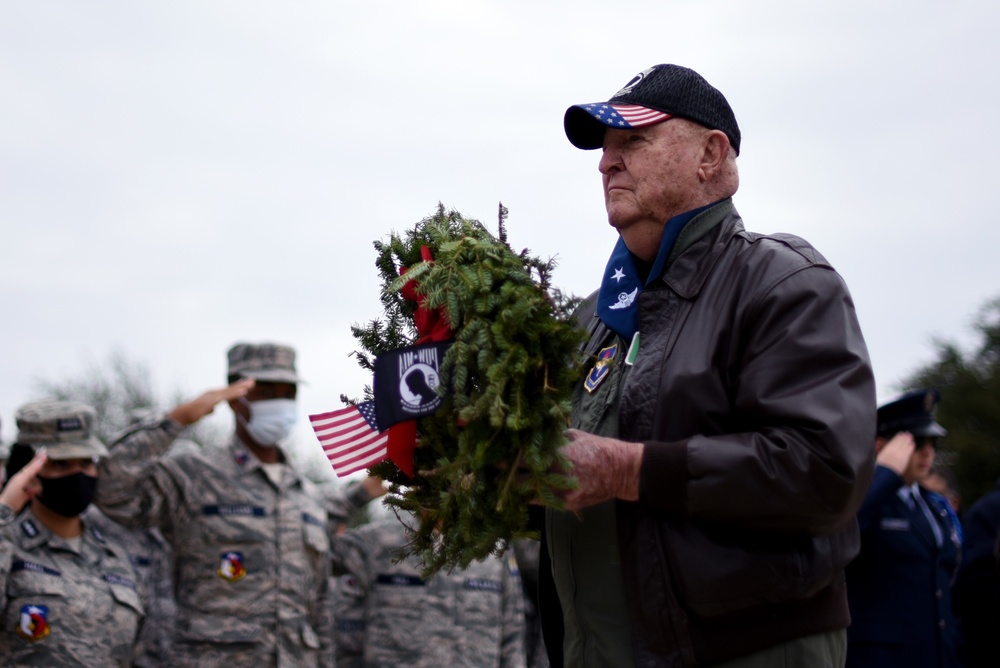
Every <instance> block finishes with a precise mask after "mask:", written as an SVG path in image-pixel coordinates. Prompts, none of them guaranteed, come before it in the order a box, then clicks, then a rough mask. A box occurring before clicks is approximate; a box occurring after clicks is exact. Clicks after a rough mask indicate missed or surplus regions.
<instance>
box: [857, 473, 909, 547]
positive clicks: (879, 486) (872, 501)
mask: <svg viewBox="0 0 1000 668" xmlns="http://www.w3.org/2000/svg"><path fill="white" fill-rule="evenodd" d="M902 486H903V479H902V478H901V477H900V476H899V474H898V473H896V472H895V471H893V470H892V469H889V468H886V467H885V466H876V467H875V477H874V478H873V479H872V486H871V489H869V490H868V494H866V495H865V500H864V501H863V502H862V503H861V510H859V511H858V526H859V527H860V529H861V533H862V534H864V533H865V532H867V531H869V530H870V529H872V528H875V527H876V526H877V525H878V521H879V518H880V516H881V508H882V505H883V504H884V503H885V502H886V501H888V500H889V499H891V498H892V496H893V495H894V494H895V493H896V492H897V491H899V488H900V487H902Z"/></svg>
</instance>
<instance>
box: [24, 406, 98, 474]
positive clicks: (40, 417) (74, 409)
mask: <svg viewBox="0 0 1000 668" xmlns="http://www.w3.org/2000/svg"><path fill="white" fill-rule="evenodd" d="M95 419H96V415H95V413H94V409H93V408H91V407H90V406H88V405H87V404H81V403H79V402H76V401H54V400H48V399H47V400H43V401H33V402H31V403H30V404H25V405H24V406H21V408H19V409H18V411H17V414H16V415H15V420H16V421H17V442H18V443H25V444H27V445H31V446H33V447H35V448H39V447H44V448H45V449H46V452H47V453H48V457H49V459H86V458H87V457H103V456H104V455H106V454H108V449H107V448H106V447H104V444H103V443H101V441H100V439H98V438H97V437H96V436H94V434H93V426H94V421H95Z"/></svg>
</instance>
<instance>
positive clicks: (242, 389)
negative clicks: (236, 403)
mask: <svg viewBox="0 0 1000 668" xmlns="http://www.w3.org/2000/svg"><path fill="white" fill-rule="evenodd" d="M253 386H254V379H253V378H243V379H242V380H238V381H236V382H235V383H233V384H232V385H229V386H228V387H223V388H221V389H218V390H209V391H208V392H206V393H205V394H203V395H201V396H200V397H198V398H197V399H192V400H191V401H189V402H187V403H185V404H181V405H180V406H178V407H177V408H175V409H174V410H172V411H170V417H171V418H172V419H174V420H176V421H177V422H180V423H181V424H182V425H184V426H185V427H186V426H188V425H190V424H194V423H195V422H197V421H198V420H200V419H202V418H203V417H205V416H206V415H208V414H209V413H211V412H212V411H213V410H215V407H216V406H217V405H219V404H220V403H221V402H223V401H230V400H232V399H238V398H239V397H245V396H246V394H247V392H249V391H250V390H252V389H253Z"/></svg>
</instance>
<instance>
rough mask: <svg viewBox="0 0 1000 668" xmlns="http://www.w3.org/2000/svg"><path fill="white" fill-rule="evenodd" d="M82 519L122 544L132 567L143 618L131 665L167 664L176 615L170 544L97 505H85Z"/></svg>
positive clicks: (138, 667)
mask: <svg viewBox="0 0 1000 668" xmlns="http://www.w3.org/2000/svg"><path fill="white" fill-rule="evenodd" d="M83 521H84V522H85V523H86V524H87V526H88V527H93V528H95V529H97V530H98V531H100V532H101V533H102V534H103V535H104V536H105V538H107V539H108V540H110V541H113V542H114V543H116V544H117V545H120V546H122V547H123V548H124V549H125V552H126V553H127V554H128V558H129V561H130V562H131V563H132V568H133V569H135V575H136V584H137V585H138V588H139V595H140V598H141V599H142V605H143V608H145V611H146V620H145V623H144V624H143V626H142V630H141V631H140V632H139V637H138V638H136V643H135V658H134V659H133V661H132V666H133V668H155V667H157V666H169V665H170V641H171V637H172V635H173V630H174V626H175V625H176V617H177V603H176V602H175V601H174V588H173V582H172V580H171V578H170V574H171V572H172V562H171V560H170V545H169V544H168V543H167V541H166V539H164V538H163V535H162V534H160V532H159V530H158V529H128V528H126V527H123V526H122V525H120V524H118V522H114V521H112V520H111V519H109V518H108V516H107V515H105V514H104V513H102V512H101V511H100V510H98V508H97V506H90V507H88V508H87V510H86V511H85V512H84V513H83Z"/></svg>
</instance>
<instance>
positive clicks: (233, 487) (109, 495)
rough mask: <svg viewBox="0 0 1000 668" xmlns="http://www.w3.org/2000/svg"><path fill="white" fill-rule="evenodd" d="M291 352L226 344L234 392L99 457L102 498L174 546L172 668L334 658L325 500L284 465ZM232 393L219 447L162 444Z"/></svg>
mask: <svg viewBox="0 0 1000 668" xmlns="http://www.w3.org/2000/svg"><path fill="white" fill-rule="evenodd" d="M298 381H299V378H298V375H297V374H296V371H295V352H294V351H293V350H292V349H291V348H289V347H288V346H284V345H277V344H272V343H261V344H248V343H240V344H237V345H235V346H233V347H232V348H231V349H230V350H229V382H230V383H231V384H230V385H229V387H226V388H223V389H220V390H213V391H210V392H206V393H205V394H203V395H202V396H201V397H199V398H197V399H195V400H193V401H191V402H188V403H185V404H181V405H180V406H177V407H176V408H174V409H173V410H172V411H171V412H170V413H169V414H168V415H160V416H157V417H155V418H152V419H150V420H148V421H146V422H143V423H140V424H139V425H136V426H135V427H133V428H132V429H131V430H130V431H128V432H126V433H125V434H124V435H123V436H122V437H120V438H119V439H118V440H117V441H116V442H115V443H113V444H112V446H111V449H110V450H111V452H110V456H109V457H107V458H106V459H105V460H103V461H102V462H101V476H102V479H101V487H100V489H99V490H98V495H97V504H98V506H100V508H101V510H102V511H104V512H105V513H106V514H107V515H108V516H109V517H111V518H112V519H114V520H115V521H117V522H120V523H121V524H123V525H125V526H156V527H159V528H160V530H161V531H162V532H163V535H164V537H165V538H166V539H167V541H168V542H169V543H170V546H171V548H172V549H173V554H174V561H175V568H174V572H175V574H176V579H175V585H174V586H175V589H176V591H177V628H176V629H175V632H174V639H173V644H172V652H173V653H174V657H173V661H172V662H171V665H174V666H227V667H229V668H237V667H241V666H253V667H254V668H263V667H264V666H288V667H291V666H295V667H296V668H299V667H315V666H330V665H333V663H334V653H333V644H332V643H333V641H332V638H333V624H332V618H331V612H330V608H331V605H332V602H331V599H330V596H329V592H330V589H329V586H330V540H329V537H328V533H327V532H328V529H329V527H328V523H327V512H326V501H325V499H324V498H323V497H322V496H321V495H320V492H319V490H318V489H317V488H316V487H315V485H313V484H312V483H311V482H310V481H309V480H307V479H306V478H304V477H302V476H301V475H299V474H298V473H297V472H296V471H295V470H293V469H292V468H291V467H290V466H288V464H287V462H286V459H285V455H284V453H283V452H282V449H281V446H280V445H279V442H280V441H282V440H283V439H285V438H286V437H287V436H288V435H289V430H290V429H291V427H292V425H293V423H294V422H295V415H296V412H295V401H294V400H295V396H296V391H297V383H298ZM221 402H228V404H229V407H230V408H231V409H232V411H233V413H234V415H235V418H236V428H235V433H234V434H233V438H232V439H231V440H230V442H229V443H228V444H226V445H225V446H223V447H209V448H205V449H204V450H202V451H192V450H190V449H184V450H175V451H173V452H167V449H168V447H169V446H170V444H171V442H172V441H173V440H174V439H175V438H176V437H177V435H178V434H179V433H180V432H181V430H182V429H183V428H184V427H185V426H187V425H189V424H192V423H194V422H195V421H197V420H199V419H201V418H202V417H204V416H205V415H207V414H208V413H210V412H212V410H213V409H214V407H215V406H216V405H217V404H218V403H221Z"/></svg>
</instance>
